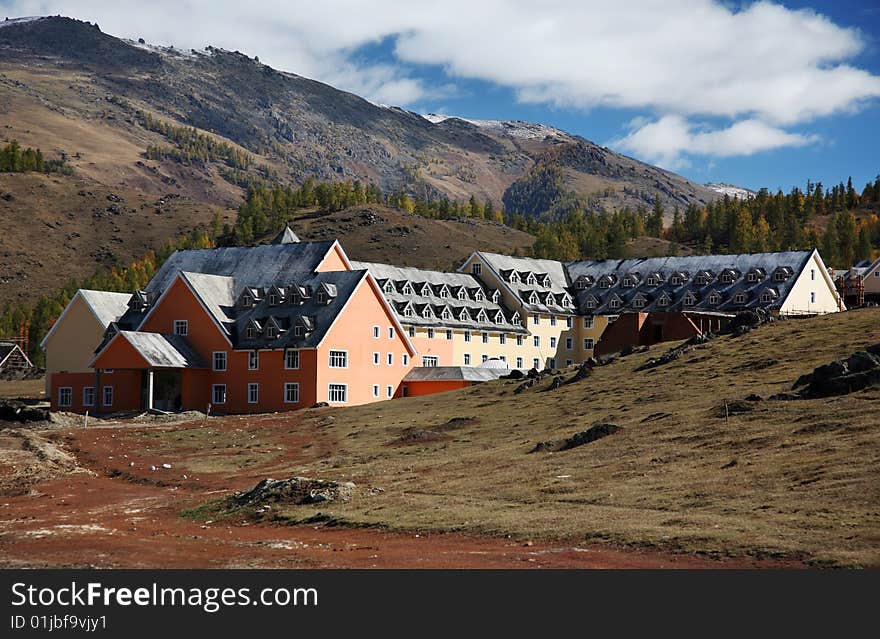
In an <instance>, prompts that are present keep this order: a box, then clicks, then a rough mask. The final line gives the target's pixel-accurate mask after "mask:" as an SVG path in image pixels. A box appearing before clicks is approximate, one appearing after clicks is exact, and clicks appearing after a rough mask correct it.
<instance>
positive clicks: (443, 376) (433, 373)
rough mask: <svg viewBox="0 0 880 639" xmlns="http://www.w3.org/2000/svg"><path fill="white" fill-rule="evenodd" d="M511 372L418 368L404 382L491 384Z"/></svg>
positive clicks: (506, 370)
mask: <svg viewBox="0 0 880 639" xmlns="http://www.w3.org/2000/svg"><path fill="white" fill-rule="evenodd" d="M508 372H510V371H509V370H508V369H503V368H474V367H471V366H416V367H415V368H412V369H410V371H409V372H408V373H407V374H406V376H405V377H404V378H403V381H404V382H459V381H463V382H491V381H492V380H495V379H498V378H499V377H501V376H502V375H506V374H507V373H508Z"/></svg>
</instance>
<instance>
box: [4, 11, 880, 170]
mask: <svg viewBox="0 0 880 639" xmlns="http://www.w3.org/2000/svg"><path fill="white" fill-rule="evenodd" d="M70 5H71V3H70V2H69V1H68V0H12V1H7V2H3V1H0V14H2V13H3V10H4V9H5V11H6V12H7V13H9V14H11V15H33V14H55V13H65V14H71V13H72V14H73V15H74V16H75V17H79V18H82V19H87V20H90V21H98V22H99V24H100V25H101V27H102V29H104V30H105V31H107V32H109V33H114V34H119V35H124V36H128V37H144V38H145V39H147V40H148V41H151V42H157V43H160V44H175V45H178V46H182V47H193V48H201V47H203V46H204V45H205V44H213V45H215V46H220V47H224V48H228V49H239V50H241V51H244V52H247V53H248V54H250V55H258V56H259V57H260V59H261V60H262V61H264V62H266V63H268V64H271V65H273V66H276V67H278V68H282V69H285V70H289V71H292V72H295V73H298V74H300V75H305V76H308V77H313V78H316V79H319V80H323V81H325V82H329V83H331V84H334V85H336V86H339V87H340V88H343V89H347V90H350V91H354V92H356V93H359V94H362V95H364V96H365V97H367V98H369V99H371V100H373V101H376V102H383V103H391V104H395V103H396V104H401V105H404V106H406V105H412V104H416V103H418V102H419V101H421V100H424V99H425V98H428V97H431V88H430V87H427V86H426V85H425V83H424V82H423V81H421V80H419V78H418V77H417V75H416V71H417V68H415V69H416V70H415V71H414V70H413V69H414V66H413V65H418V64H429V65H438V66H440V67H442V68H443V69H444V70H445V72H446V74H447V75H448V76H449V77H450V78H451V80H452V81H454V80H455V79H456V78H474V79H481V80H485V81H488V82H491V83H494V84H498V85H502V86H505V87H509V88H511V89H512V90H514V91H515V93H516V95H517V96H518V99H520V100H522V101H525V102H531V103H541V104H551V105H558V106H562V107H570V108H577V109H590V108H593V107H597V106H606V107H611V108H624V109H638V110H641V111H643V112H647V113H653V114H655V117H656V118H659V119H658V120H657V121H656V122H653V123H648V124H644V123H642V124H640V125H639V126H633V127H631V128H632V129H633V131H632V132H631V133H630V135H628V136H626V137H625V138H622V140H624V141H626V145H627V146H625V147H624V148H627V149H630V150H632V151H633V152H634V153H637V154H641V153H645V152H646V151H644V150H642V149H648V150H649V151H650V150H651V149H655V150H654V151H651V152H653V153H654V154H655V156H658V155H661V151H662V150H656V149H657V144H659V141H660V140H668V141H669V142H670V143H673V142H676V141H680V140H684V141H685V142H686V143H687V144H688V145H689V146H679V147H676V148H670V149H667V150H665V151H663V152H662V153H665V156H663V157H666V158H667V159H671V160H673V161H675V160H676V158H678V159H679V160H680V158H681V154H682V153H684V152H693V153H707V152H706V151H705V150H704V149H706V148H708V149H712V153H710V154H713V155H718V154H719V153H720V151H719V149H721V148H722V147H724V146H725V145H729V146H728V147H727V148H728V149H729V151H728V153H733V152H736V153H739V154H742V153H754V152H757V151H759V150H763V149H767V148H776V147H778V146H790V145H792V144H802V143H808V142H810V141H811V140H812V138H811V137H810V136H809V135H808V134H798V133H791V132H789V131H787V130H786V127H788V128H790V127H793V126H795V125H803V124H805V123H809V122H811V121H813V120H815V119H816V118H820V117H826V116H830V115H833V114H838V113H845V112H850V111H854V110H856V109H859V108H861V107H862V106H863V105H864V104H865V103H866V102H867V101H870V100H872V99H875V98H877V97H878V96H880V76H877V75H874V74H872V73H870V72H868V71H865V70H863V69H859V68H856V67H855V66H853V65H852V64H849V62H850V61H852V60H853V59H854V58H855V56H856V55H857V54H858V53H859V52H860V51H862V50H863V49H864V47H865V42H864V39H863V37H862V35H861V34H860V33H859V32H858V31H856V30H853V29H848V28H843V27H840V26H838V25H836V24H834V23H833V22H832V21H831V20H830V19H828V18H826V17H824V16H822V15H819V14H817V13H816V12H814V11H811V10H807V9H804V10H792V9H788V8H785V7H784V6H782V5H778V4H773V3H771V2H757V3H754V4H751V5H749V6H747V7H746V8H745V9H743V10H736V9H732V8H730V7H729V6H728V5H727V4H726V3H724V2H722V1H720V0H630V1H628V2H616V3H612V2H608V1H607V0H547V1H545V2H542V3H540V4H538V3H535V2H530V1H529V0H481V1H480V2H474V1H473V0H467V1H465V0H444V2H443V3H442V4H440V5H438V4H437V3H436V2H434V1H433V0H432V1H428V0H372V1H371V2H360V1H357V0H322V1H321V2H314V1H311V0H310V1H308V2H307V1H305V0H293V1H284V0H268V1H264V2H251V3H247V4H243V3H240V2H238V1H232V0H190V1H189V2H180V1H179V0H153V1H151V2H142V1H141V0H138V1H136V2H135V1H131V0H83V1H81V2H77V3H76V5H75V6H76V8H75V9H74V8H73V7H71V6H70ZM389 38H390V39H391V40H390V41H391V42H392V44H393V57H392V58H391V59H390V60H384V61H382V62H379V63H377V62H375V61H370V60H364V59H362V58H361V57H359V56H358V54H359V50H360V48H361V47H363V46H365V45H370V44H376V43H380V42H383V41H386V39H389ZM669 118H677V119H669ZM702 118H712V119H714V120H716V121H717V120H718V119H721V120H723V121H725V122H726V123H727V126H725V127H723V128H720V129H719V130H717V131H703V130H700V129H699V128H698V127H696V126H695V125H694V124H693V122H697V121H699V120H700V119H702ZM682 130H683V131H684V132H685V133H682V132H681V131H682ZM762 136H763V137H762ZM744 139H749V140H752V143H751V144H745V143H744V142H743V140H744ZM651 140H657V141H658V142H657V143H653V142H650V141H651ZM771 145H772V146H771Z"/></svg>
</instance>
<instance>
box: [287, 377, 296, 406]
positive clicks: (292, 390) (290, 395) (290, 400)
mask: <svg viewBox="0 0 880 639" xmlns="http://www.w3.org/2000/svg"><path fill="white" fill-rule="evenodd" d="M284 403H285V404H299V383H297V382H287V383H286V384H284Z"/></svg>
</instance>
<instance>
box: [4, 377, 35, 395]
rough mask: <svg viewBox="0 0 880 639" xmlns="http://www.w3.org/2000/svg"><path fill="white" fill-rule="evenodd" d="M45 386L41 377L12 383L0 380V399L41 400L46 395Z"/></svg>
mask: <svg viewBox="0 0 880 639" xmlns="http://www.w3.org/2000/svg"><path fill="white" fill-rule="evenodd" d="M45 386H46V380H45V378H43V377H41V378H39V379H26V380H19V381H14V382H12V381H2V380H0V397H13V398H19V397H28V398H43V397H44V396H45V394H46V389H45Z"/></svg>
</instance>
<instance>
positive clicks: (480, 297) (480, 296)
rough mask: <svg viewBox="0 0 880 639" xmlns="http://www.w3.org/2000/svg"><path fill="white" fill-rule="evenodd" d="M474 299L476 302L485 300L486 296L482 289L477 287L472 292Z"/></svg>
mask: <svg viewBox="0 0 880 639" xmlns="http://www.w3.org/2000/svg"><path fill="white" fill-rule="evenodd" d="M474 300H475V301H477V302H483V301H485V300H486V296H485V295H483V291H482V289H479V288H478V289H477V290H476V292H475V293H474Z"/></svg>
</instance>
